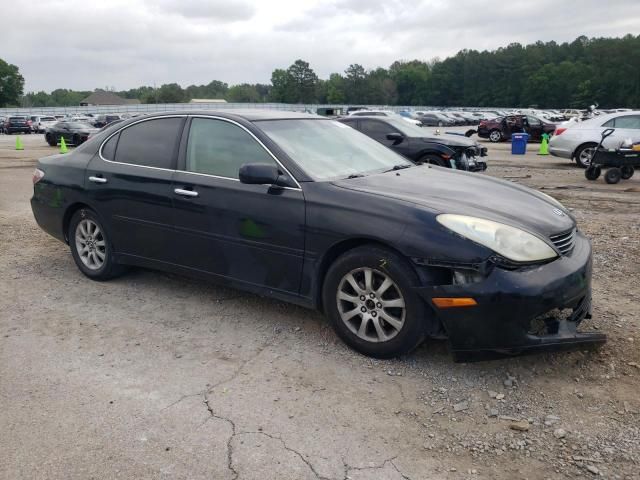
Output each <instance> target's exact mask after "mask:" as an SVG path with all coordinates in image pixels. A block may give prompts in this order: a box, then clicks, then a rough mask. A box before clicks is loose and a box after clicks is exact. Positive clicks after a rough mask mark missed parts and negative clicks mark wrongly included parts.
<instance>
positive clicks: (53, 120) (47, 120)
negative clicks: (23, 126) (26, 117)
mask: <svg viewBox="0 0 640 480" xmlns="http://www.w3.org/2000/svg"><path fill="white" fill-rule="evenodd" d="M40 121H41V122H55V121H56V119H55V118H53V117H40Z"/></svg>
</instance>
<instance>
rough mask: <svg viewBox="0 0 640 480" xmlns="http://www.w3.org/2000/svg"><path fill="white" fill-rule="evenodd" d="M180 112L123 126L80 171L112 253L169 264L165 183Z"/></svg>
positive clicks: (168, 196) (169, 174)
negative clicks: (112, 249)
mask: <svg viewBox="0 0 640 480" xmlns="http://www.w3.org/2000/svg"><path fill="white" fill-rule="evenodd" d="M185 118H186V117H184V116H182V117H180V116H174V117H162V118H155V119H150V120H145V121H142V122H139V123H134V124H132V125H130V126H127V127H125V128H124V129H123V130H121V131H120V132H119V133H117V134H115V135H113V136H112V137H111V138H110V139H108V140H107V142H106V143H104V144H103V145H102V148H101V150H100V152H99V155H96V156H94V157H93V159H92V160H91V161H90V162H89V165H88V166H87V169H86V178H85V187H86V190H87V193H88V195H89V199H90V201H91V204H92V205H93V206H94V208H95V209H96V210H97V211H98V214H99V215H100V217H101V218H102V220H103V222H105V223H106V227H107V231H108V232H109V234H110V236H111V240H112V242H113V246H114V249H115V251H116V252H117V253H118V254H123V255H129V256H132V257H139V258H146V259H153V260H160V261H165V262H171V261H172V260H173V258H172V248H171V243H172V237H171V235H172V228H173V227H172V217H173V209H172V207H173V205H172V200H173V192H172V189H171V181H172V177H173V172H174V169H175V163H176V158H177V152H178V138H179V137H180V134H181V131H182V126H183V123H184V121H185Z"/></svg>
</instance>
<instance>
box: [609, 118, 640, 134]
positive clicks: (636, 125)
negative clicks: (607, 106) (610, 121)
mask: <svg viewBox="0 0 640 480" xmlns="http://www.w3.org/2000/svg"><path fill="white" fill-rule="evenodd" d="M615 128H631V129H634V130H640V115H625V116H624V117H618V118H616V119H615Z"/></svg>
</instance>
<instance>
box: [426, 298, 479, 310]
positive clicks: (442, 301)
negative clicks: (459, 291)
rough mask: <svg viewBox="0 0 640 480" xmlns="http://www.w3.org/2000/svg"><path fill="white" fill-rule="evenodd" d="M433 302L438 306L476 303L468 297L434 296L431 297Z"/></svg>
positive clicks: (470, 305)
mask: <svg viewBox="0 0 640 480" xmlns="http://www.w3.org/2000/svg"><path fill="white" fill-rule="evenodd" d="M431 301H433V304H434V305H435V306H436V307H438V308H455V307H473V306H475V305H477V304H478V302H476V301H475V300H474V299H473V298H469V297H436V298H432V299H431Z"/></svg>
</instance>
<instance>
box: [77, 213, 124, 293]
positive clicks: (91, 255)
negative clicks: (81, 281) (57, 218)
mask: <svg viewBox="0 0 640 480" xmlns="http://www.w3.org/2000/svg"><path fill="white" fill-rule="evenodd" d="M68 235H69V246H70V247H71V254H72V255H73V260H74V261H75V262H76V265H77V267H78V268H79V269H80V271H81V272H82V273H84V274H85V275H86V276H87V277H89V278H91V279H92V280H108V279H110V278H113V277H115V276H117V275H119V274H120V273H122V271H123V269H122V267H121V266H120V265H118V264H117V263H116V262H115V259H114V255H113V247H112V246H111V243H110V241H109V236H108V234H107V232H106V230H105V228H104V226H103V225H102V222H101V221H100V219H99V218H98V215H96V213H95V212H94V211H93V210H90V209H88V208H82V209H80V210H78V211H77V212H75V213H74V214H73V217H71V222H69V233H68Z"/></svg>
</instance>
